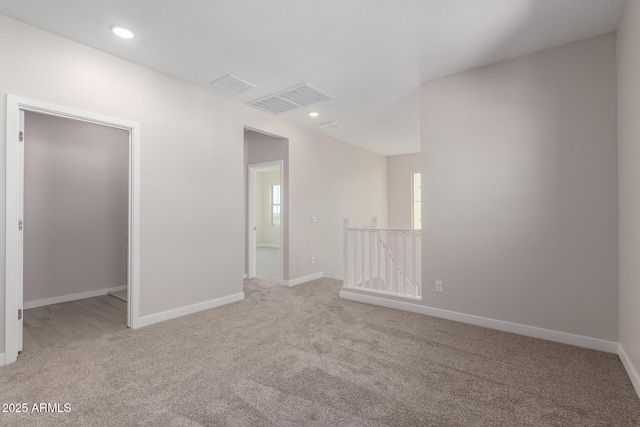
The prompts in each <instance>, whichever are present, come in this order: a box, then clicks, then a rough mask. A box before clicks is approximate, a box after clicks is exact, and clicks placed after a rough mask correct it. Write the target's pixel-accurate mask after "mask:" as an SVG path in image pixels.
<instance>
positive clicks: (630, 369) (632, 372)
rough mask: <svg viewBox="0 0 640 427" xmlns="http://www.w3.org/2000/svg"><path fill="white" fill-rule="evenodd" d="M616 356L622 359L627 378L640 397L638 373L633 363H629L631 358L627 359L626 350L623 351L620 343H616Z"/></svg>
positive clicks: (639, 377) (639, 376)
mask: <svg viewBox="0 0 640 427" xmlns="http://www.w3.org/2000/svg"><path fill="white" fill-rule="evenodd" d="M618 356H619V357H620V360H621V361H622V365H623V366H624V369H626V371H627V375H629V378H630V379H631V384H633V388H635V389H636V393H637V394H638V397H640V375H638V371H637V370H636V368H635V367H634V366H633V363H631V359H629V356H627V352H626V351H624V348H623V347H622V344H618Z"/></svg>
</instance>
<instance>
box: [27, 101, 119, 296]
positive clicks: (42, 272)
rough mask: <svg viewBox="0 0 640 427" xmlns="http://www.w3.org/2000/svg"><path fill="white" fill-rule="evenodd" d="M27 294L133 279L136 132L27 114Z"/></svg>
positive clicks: (88, 288)
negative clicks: (130, 237)
mask: <svg viewBox="0 0 640 427" xmlns="http://www.w3.org/2000/svg"><path fill="white" fill-rule="evenodd" d="M24 147H25V169H24V171H25V173H24V182H25V194H24V223H25V227H24V301H25V302H31V301H37V300H41V299H46V298H53V297H59V296H62V295H70V294H77V293H82V292H90V291H97V290H102V289H108V288H114V287H118V286H126V285H127V232H128V228H127V216H128V186H129V184H128V180H129V133H128V132H127V131H124V130H122V129H115V128H111V127H106V126H99V125H96V124H92V123H86V122H81V121H75V120H69V119H65V118H60V117H55V116H47V115H43V114H37V113H32V112H27V113H26V114H25V143H24Z"/></svg>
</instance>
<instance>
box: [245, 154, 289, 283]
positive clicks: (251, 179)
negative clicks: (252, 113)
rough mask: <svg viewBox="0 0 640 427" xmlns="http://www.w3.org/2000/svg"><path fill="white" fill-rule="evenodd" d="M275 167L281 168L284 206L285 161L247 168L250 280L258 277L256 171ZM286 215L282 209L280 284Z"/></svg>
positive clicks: (281, 199)
mask: <svg viewBox="0 0 640 427" xmlns="http://www.w3.org/2000/svg"><path fill="white" fill-rule="evenodd" d="M273 166H279V167H280V206H282V205H283V203H282V202H283V195H284V186H285V184H284V179H283V177H284V161H283V160H274V161H271V162H264V163H254V164H250V165H248V166H247V168H248V177H247V182H248V183H249V188H248V191H247V193H248V197H249V203H247V207H248V210H249V212H247V214H248V215H247V216H248V218H249V221H248V223H247V224H248V227H247V245H248V247H247V254H248V257H249V260H248V262H249V268H248V270H249V271H248V272H247V275H248V277H249V279H255V277H256V171H257V170H258V169H263V168H269V167H273ZM285 215H286V213H285V212H284V209H282V208H281V209H280V249H279V251H280V282H281V283H282V282H283V281H284V276H283V265H284V260H283V256H282V255H283V247H284V240H283V236H284V234H283V229H284V224H285V221H284V216H285Z"/></svg>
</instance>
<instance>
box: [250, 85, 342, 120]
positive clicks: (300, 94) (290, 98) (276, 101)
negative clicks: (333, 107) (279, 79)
mask: <svg viewBox="0 0 640 427" xmlns="http://www.w3.org/2000/svg"><path fill="white" fill-rule="evenodd" d="M327 99H331V97H330V96H329V95H327V94H326V93H324V92H321V91H319V90H318V89H316V88H315V87H313V86H311V85H310V84H308V83H302V84H299V85H297V86H294V87H292V88H289V89H287V90H283V91H282V92H278V93H274V94H273V95H269V96H266V97H264V98H260V99H257V100H255V101H253V102H250V103H249V105H251V106H252V107H256V108H259V109H260V110H264V111H268V112H269V113H273V114H280V113H284V112H285V111H289V110H294V109H296V108H300V107H305V106H307V105H311V104H315V103H316V102H320V101H325V100H327Z"/></svg>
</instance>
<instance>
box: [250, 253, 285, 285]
mask: <svg viewBox="0 0 640 427" xmlns="http://www.w3.org/2000/svg"><path fill="white" fill-rule="evenodd" d="M256 277H257V278H258V279H260V280H264V281H268V282H275V283H278V282H279V281H280V279H281V278H282V277H281V275H280V248H267V247H260V248H256Z"/></svg>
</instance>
